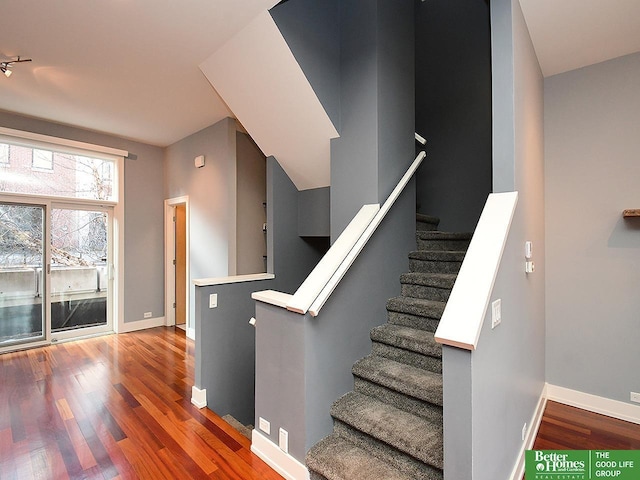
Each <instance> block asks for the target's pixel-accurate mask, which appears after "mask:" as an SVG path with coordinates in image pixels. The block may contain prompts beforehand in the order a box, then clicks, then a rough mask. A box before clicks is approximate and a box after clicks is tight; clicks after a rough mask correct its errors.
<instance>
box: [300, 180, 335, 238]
mask: <svg viewBox="0 0 640 480" xmlns="http://www.w3.org/2000/svg"><path fill="white" fill-rule="evenodd" d="M330 209H331V191H330V187H323V188H311V189H309V190H302V191H301V192H299V193H298V234H299V235H300V236H301V237H329V236H330V234H331V219H330V214H329V211H330Z"/></svg>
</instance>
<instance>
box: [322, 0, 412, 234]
mask: <svg viewBox="0 0 640 480" xmlns="http://www.w3.org/2000/svg"><path fill="white" fill-rule="evenodd" d="M413 15H414V3H413V1H412V0H402V1H398V0H396V1H391V0H376V1H370V0H354V1H350V2H342V3H341V9H340V24H341V30H340V32H341V56H340V80H341V89H340V107H341V126H340V127H341V128H340V138H337V139H334V140H332V142H331V237H332V240H335V239H336V238H337V237H338V236H339V235H340V233H341V232H342V230H343V229H344V228H345V227H346V225H347V224H348V223H349V221H351V219H352V218H353V216H354V215H355V214H356V213H357V212H358V210H359V209H360V207H362V205H364V204H367V203H383V202H384V201H385V200H386V198H387V196H388V195H389V193H390V192H391V190H392V189H393V187H394V186H395V185H396V184H397V182H398V180H399V179H400V177H401V176H402V174H404V172H405V171H406V169H407V167H408V166H409V164H410V163H411V160H413V157H414V156H415V155H414V144H413V133H414V131H415V118H414V101H415V90H414V82H415V78H414V51H413V50H414V37H413ZM356 179H357V181H356Z"/></svg>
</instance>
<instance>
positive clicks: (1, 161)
mask: <svg viewBox="0 0 640 480" xmlns="http://www.w3.org/2000/svg"><path fill="white" fill-rule="evenodd" d="M7 165H9V145H8V144H6V143H0V166H7Z"/></svg>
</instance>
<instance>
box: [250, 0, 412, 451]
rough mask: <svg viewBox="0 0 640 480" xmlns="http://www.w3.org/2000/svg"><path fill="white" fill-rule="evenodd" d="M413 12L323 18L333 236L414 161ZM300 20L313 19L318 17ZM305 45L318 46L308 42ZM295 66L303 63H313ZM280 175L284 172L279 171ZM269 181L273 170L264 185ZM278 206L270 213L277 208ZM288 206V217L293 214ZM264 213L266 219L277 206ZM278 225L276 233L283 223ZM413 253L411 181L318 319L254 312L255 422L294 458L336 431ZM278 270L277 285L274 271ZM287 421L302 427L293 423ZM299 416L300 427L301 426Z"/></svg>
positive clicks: (389, 5)
mask: <svg viewBox="0 0 640 480" xmlns="http://www.w3.org/2000/svg"><path fill="white" fill-rule="evenodd" d="M295 4H298V5H297V7H299V8H301V9H304V7H305V5H307V6H309V5H310V4H311V2H304V1H302V0H300V1H297V2H296V1H288V2H285V3H282V4H281V5H280V6H279V7H278V8H280V9H285V8H288V7H291V8H293V6H294V5H295ZM309 8H311V7H309ZM313 11H315V10H314V9H313V8H311V10H309V12H313ZM296 12H298V13H299V10H297V8H296ZM299 14H300V15H302V14H301V13H299ZM413 15H414V2H413V0H400V1H399V0H376V1H370V0H354V1H349V2H340V11H339V13H338V14H337V15H336V16H334V17H330V18H328V17H327V16H323V17H322V18H321V19H320V21H323V22H324V21H327V18H328V20H329V21H330V22H334V24H339V25H340V42H341V43H340V63H339V68H340V97H339V105H340V135H341V137H340V138H339V139H336V140H333V141H332V145H331V150H332V151H331V155H332V156H331V194H330V204H331V210H330V222H331V236H332V239H335V238H336V237H337V236H338V235H339V234H340V233H341V232H342V230H343V229H344V227H345V226H346V225H347V224H348V222H349V221H350V220H351V219H352V218H353V216H354V215H355V214H356V213H357V211H358V210H359V209H360V208H361V207H362V205H364V204H367V203H382V202H384V201H385V200H386V199H387V197H388V195H389V194H390V192H391V191H392V189H393V188H394V187H395V185H396V184H397V182H398V180H399V179H400V178H401V177H402V175H403V174H404V173H405V171H406V169H407V168H408V166H409V165H410V164H411V162H412V161H413V159H414V157H415V153H414V138H413V133H414V131H415V129H414V123H415V118H414V117H415V115H414V81H415V76H414V56H413V47H414V37H413V26H414V18H413ZM303 17H304V18H308V19H309V20H308V21H315V19H313V15H312V14H309V15H306V14H305V15H303ZM311 28H315V27H311ZM331 31H333V30H331ZM284 35H285V37H286V36H287V33H286V31H284ZM307 46H308V47H309V46H311V47H315V48H317V45H312V44H311V43H308V44H307ZM311 47H310V48H307V49H306V50H296V49H294V54H296V55H297V56H298V55H302V54H304V55H309V59H311V60H313V58H315V57H314V55H315V54H316V53H317V52H316V51H315V50H314V48H311ZM301 52H303V53H301ZM297 58H298V57H297ZM298 61H299V63H300V64H301V65H304V64H305V62H306V61H307V59H302V58H298ZM269 160H270V159H268V162H269ZM274 173H277V174H279V175H280V173H279V170H278V169H274ZM269 175H270V173H269V163H268V171H267V178H269ZM268 183H271V182H268ZM274 184H275V182H274ZM276 207H277V206H275V207H274V210H273V212H274V213H275V212H278V211H279V209H278V208H279V207H278V208H276ZM282 208H284V209H285V211H286V208H290V207H287V205H282ZM267 211H268V215H270V214H271V206H269V207H268V209H267ZM295 218H297V215H296V216H295ZM289 221H290V220H289ZM270 224H271V223H270ZM273 228H274V232H277V228H278V225H277V224H276V225H274V226H273ZM273 245H274V246H275V247H278V248H282V247H284V248H286V246H285V245H283V246H280V247H279V246H278V242H273ZM414 249H415V183H414V182H413V181H412V182H410V183H409V185H408V186H407V188H406V190H405V192H404V194H403V195H402V196H401V197H400V199H399V200H398V203H397V204H396V206H394V208H393V209H392V210H391V212H390V213H389V215H388V216H387V218H386V219H385V221H384V222H383V224H382V225H381V227H380V228H379V230H378V231H377V232H376V234H375V235H374V237H373V238H372V240H371V241H370V243H369V245H367V247H366V248H365V250H364V251H363V252H362V253H361V255H360V257H359V258H358V260H357V261H356V263H355V264H354V265H353V267H352V268H351V270H350V271H349V272H348V273H347V275H346V276H345V278H344V279H343V280H342V282H341V284H340V285H339V286H338V288H337V289H336V290H335V291H334V293H333V294H332V296H331V298H330V299H329V301H328V302H327V304H326V305H325V306H324V308H323V310H322V312H321V313H320V315H319V316H318V317H317V318H311V317H310V316H306V317H304V318H302V317H300V316H295V314H291V313H290V312H287V311H285V310H282V309H277V310H275V309H273V308H271V307H268V306H265V307H263V306H259V307H258V308H259V310H258V329H257V332H258V333H257V335H258V336H257V341H256V350H257V352H258V358H257V368H258V370H257V371H256V376H257V387H256V388H257V390H256V397H257V399H258V403H257V405H256V421H257V418H258V417H259V416H262V417H263V418H266V419H267V420H270V421H271V420H272V419H273V421H272V424H271V428H272V432H275V433H272V435H271V438H272V440H273V441H274V442H276V443H277V429H278V428H279V427H280V426H282V427H283V428H285V429H287V430H288V431H289V442H290V452H291V454H292V455H293V456H294V457H295V458H297V459H298V460H300V461H304V455H305V453H306V451H307V450H308V449H309V448H310V447H311V446H312V445H313V444H315V443H316V442H317V441H318V440H320V439H321V438H322V437H323V436H325V435H327V434H329V433H330V431H331V427H332V422H331V417H330V415H329V409H330V406H331V404H332V403H333V402H334V401H335V400H336V399H337V398H338V397H339V396H340V395H341V394H343V393H345V392H346V391H348V390H351V389H352V387H353V377H352V375H351V366H352V365H353V363H354V361H356V360H357V359H358V358H361V357H363V356H365V355H366V354H367V353H369V351H370V348H371V343H370V340H369V330H370V329H371V327H372V326H374V325H380V324H383V323H384V322H385V321H386V310H385V304H386V301H387V299H389V298H390V297H393V296H396V295H398V294H399V291H400V287H399V283H398V278H399V275H400V273H402V272H404V271H406V270H407V267H408V260H407V253H408V252H409V251H411V250H414ZM286 252H287V250H284V251H283V252H274V258H275V260H276V267H277V260H278V258H279V255H282V254H285V253H286ZM269 255H270V254H269ZM269 271H271V270H269ZM275 273H276V278H278V277H279V274H278V271H277V268H276V271H275ZM371 279H375V281H372V280H371ZM290 293H291V291H290ZM262 312H264V313H262ZM278 313H280V314H281V315H282V317H283V318H282V319H281V321H280V322H278V320H274V319H273V318H272V317H273V316H277V315H278ZM262 315H264V316H265V318H266V319H267V320H266V322H265V323H269V325H270V327H269V328H267V327H265V331H266V333H265V334H264V336H262V330H261V328H260V324H261V321H262V318H261V316H262ZM292 315H294V317H291V316H292ZM289 324H291V325H290V326H289ZM274 328H276V329H277V330H276V331H275V333H274V330H273V329H274ZM300 328H302V329H303V331H300ZM282 337H287V338H282ZM301 340H302V341H303V347H304V348H303V349H302V351H301V350H300V348H301V346H300V344H299V343H298V342H300V341H301ZM269 342H274V343H276V344H279V343H282V347H281V348H283V349H284V348H286V349H289V348H290V349H291V352H292V353H291V358H292V360H291V361H292V362H293V361H295V362H298V361H300V358H301V357H302V358H303V362H301V364H300V366H299V368H304V377H300V370H299V368H295V369H294V368H292V367H293V366H292V365H290V364H289V365H284V363H283V362H285V361H286V362H289V360H288V359H285V358H283V357H282V355H281V352H280V351H279V349H273V348H271V347H270V346H269ZM302 365H304V367H302ZM285 367H286V368H285ZM283 392H286V393H283ZM286 414H290V415H291V416H293V417H295V418H296V419H298V421H296V422H289V421H288V420H287V415H286ZM301 416H304V423H303V424H302V423H300V422H299V419H300V418H301ZM281 422H282V424H280V423H281ZM285 422H287V423H285ZM287 425H288V426H289V428H287Z"/></svg>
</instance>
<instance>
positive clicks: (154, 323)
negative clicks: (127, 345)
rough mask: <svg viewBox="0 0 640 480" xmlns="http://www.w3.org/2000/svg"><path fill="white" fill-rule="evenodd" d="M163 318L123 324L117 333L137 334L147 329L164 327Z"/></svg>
mask: <svg viewBox="0 0 640 480" xmlns="http://www.w3.org/2000/svg"><path fill="white" fill-rule="evenodd" d="M164 323H165V318H164V317H156V318H145V319H144V320H138V321H136V322H127V323H123V324H122V325H121V326H120V328H119V329H118V333H130V332H137V331H138V330H146V329H147V328H155V327H164Z"/></svg>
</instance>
